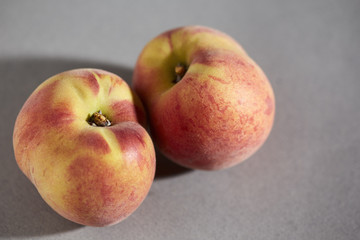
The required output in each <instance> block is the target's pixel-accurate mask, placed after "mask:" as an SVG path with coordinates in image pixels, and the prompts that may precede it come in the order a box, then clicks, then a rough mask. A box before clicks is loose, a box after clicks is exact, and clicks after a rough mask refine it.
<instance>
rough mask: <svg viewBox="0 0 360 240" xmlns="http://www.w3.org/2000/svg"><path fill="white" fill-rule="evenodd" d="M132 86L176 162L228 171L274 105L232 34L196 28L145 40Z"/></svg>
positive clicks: (261, 134) (260, 135) (257, 140)
mask: <svg viewBox="0 0 360 240" xmlns="http://www.w3.org/2000/svg"><path fill="white" fill-rule="evenodd" d="M133 87H134V90H135V91H136V92H137V93H138V95H139V96H140V98H141V99H142V100H143V103H144V104H145V107H146V109H147V111H148V114H149V119H150V126H151V132H152V134H153V136H154V142H155V143H156V144H157V145H158V146H159V149H160V150H161V151H162V152H163V153H164V154H165V155H166V156H167V157H168V158H170V159H171V160H173V161H175V162H177V163H179V164H180V165H183V166H186V167H189V168H195V169H204V170H217V169H223V168H228V167H231V166H233V165H235V164H237V163H240V162H242V161H244V160H245V159H247V158H248V157H250V156H251V155H252V154H253V153H254V152H255V151H256V150H258V149H259V148H260V146H261V145H262V144H263V143H264V142H265V140H266V139H267V137H268V135H269V133H270V130H271V128H272V124H273V120H274V113H275V101H274V93H273V90H272V87H271V85H270V83H269V81H268V79H267V77H266V76H265V74H264V73H263V71H262V70H261V69H260V67H259V66H258V65H257V64H256V63H255V62H254V61H253V60H252V59H251V58H250V57H249V56H248V55H247V54H246V52H245V51H244V49H243V48H242V47H241V46H240V45H239V44H238V43H237V42H236V41H235V40H234V39H232V38H231V37H229V36H228V35H226V34H224V33H222V32H219V31H217V30H214V29H211V28H207V27H203V26H186V27H180V28H177V29H173V30H170V31H167V32H165V33H162V34H160V35H159V36H157V37H155V38H154V39H153V40H151V41H150V42H149V43H148V44H147V45H146V46H145V48H144V49H143V51H142V52H141V54H140V56H139V58H138V60H137V63H136V67H135V70H134V77H133Z"/></svg>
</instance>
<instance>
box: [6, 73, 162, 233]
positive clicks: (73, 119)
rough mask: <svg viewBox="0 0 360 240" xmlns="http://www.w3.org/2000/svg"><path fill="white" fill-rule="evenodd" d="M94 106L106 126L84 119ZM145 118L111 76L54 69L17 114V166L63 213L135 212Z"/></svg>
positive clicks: (113, 217) (151, 165)
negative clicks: (58, 71) (106, 122)
mask: <svg viewBox="0 0 360 240" xmlns="http://www.w3.org/2000/svg"><path fill="white" fill-rule="evenodd" d="M99 110H100V111H101V113H102V114H101V118H100V119H101V120H102V119H105V116H106V119H108V120H109V124H106V127H101V126H97V125H94V124H92V125H91V124H90V123H89V122H88V120H89V116H91V115H92V114H94V113H96V112H98V111H99ZM99 116H100V115H99ZM145 119H146V118H145V112H144V108H143V106H142V104H141V102H140V100H139V99H138V97H137V96H136V95H135V94H134V93H133V92H132V91H131V90H130V88H129V86H128V85H127V84H126V82H125V81H123V80H122V79H121V78H120V77H118V76H117V75H115V74H112V73H109V72H106V71H103V70H98V69H75V70H71V71H67V72H63V73H60V74H58V75H55V76H53V77H51V78H49V79H48V80H46V81H45V82H43V83H42V84H41V85H40V86H39V87H38V88H37V89H36V90H35V91H34V92H33V93H32V94H31V96H30V97H29V98H28V99H27V101H26V102H25V104H24V106H23V107H22V109H21V111H20V113H19V114H18V117H17V119H16V123H15V127H14V133H13V146H14V152H15V157H16V161H17V164H18V166H19V167H20V169H21V170H22V171H23V173H24V174H25V175H26V176H27V177H28V178H29V179H30V181H31V182H32V183H33V184H34V185H35V187H36V188H37V190H38V191H39V193H40V195H41V196H42V198H43V199H44V200H45V201H46V202H47V203H48V204H49V205H50V206H51V207H52V208H53V209H54V210H55V211H56V212H58V213H59V214H60V215H62V216H63V217H65V218H67V219H69V220H71V221H74V222H76V223H79V224H83V225H91V226H106V225H111V224H115V223H117V222H119V221H121V220H123V219H125V218H126V217H127V216H129V215H130V214H131V213H132V212H134V211H135V210H136V208H137V207H138V206H139V205H140V204H141V202H142V201H143V200H144V198H145V197H146V195H147V193H148V191H149V189H150V186H151V184H152V182H153V179H154V172H155V152H154V147H153V143H152V140H151V139H150V137H149V135H148V134H147V132H146V130H145V129H144V128H143V126H142V125H144V124H145ZM110 122H111V125H110Z"/></svg>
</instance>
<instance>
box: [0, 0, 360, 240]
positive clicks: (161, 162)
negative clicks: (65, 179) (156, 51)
mask: <svg viewBox="0 0 360 240" xmlns="http://www.w3.org/2000/svg"><path fill="white" fill-rule="evenodd" d="M359 12H360V1H356V0H353V1H342V0H328V1H326V0H317V1H312V0H311V1H310V0H303V1H298V0H290V1H280V0H270V1H269V0H260V1H251V0H248V1H226V0H222V1H198V0H192V1H190V0H181V1H132V2H130V1H10V0H9V1H0V82H1V86H0V103H1V124H0V136H1V139H0V148H1V151H0V154H1V155H0V160H1V167H0V238H4V239H8V238H33V239H38V238H39V239H40V238H43V239H80V240H81V239H87V240H89V239H160V240H161V239H266V240H270V239H276V240H282V239H284V240H289V239H292V240H297V239H298V240H303V239H311V240H320V239H321V240H332V239H334V240H335V239H336V240H342V239H346V240H358V239H360V127H359V123H360V111H359V110H360V107H359V106H360V79H359V76H360V60H359V58H360V14H359ZM193 24H201V25H206V26H210V27H213V28H217V29H219V30H221V31H224V32H226V33H228V34H230V35H231V36H233V37H234V38H235V39H236V40H238V41H239V42H240V43H241V44H242V45H243V47H244V48H245V49H246V50H247V52H248V54H249V55H250V56H251V57H252V58H253V59H254V60H255V61H257V63H258V64H259V65H260V66H261V67H262V68H263V70H264V71H265V73H266V74H267V76H268V78H269V79H270V81H271V83H272V85H273V88H274V92H275V95H276V104H277V105H276V107H277V108H276V120H275V124H274V128H273V131H272V133H271V135H270V137H269V139H268V141H267V142H266V143H265V145H264V146H263V148H261V150H260V151H258V152H257V153H256V154H255V155H254V156H252V157H251V158H250V159H248V160H247V161H246V162H244V163H243V164H240V165H238V166H235V167H233V168H231V169H228V170H223V171H217V172H205V171H190V170H186V169H184V168H181V167H178V166H177V165H175V164H172V163H171V162H169V160H167V159H165V158H164V157H162V156H160V155H159V156H158V159H157V160H158V166H157V173H156V178H155V181H154V183H153V185H152V188H151V190H150V193H149V195H148V197H147V198H146V200H145V201H144V202H143V204H142V205H141V206H140V208H139V209H138V210H137V211H136V212H135V213H134V214H133V215H131V216H130V217H129V218H128V219H126V220H125V221H123V222H121V223H120V224H117V225H114V226H111V227H106V228H93V227H84V226H80V225H77V224H75V223H72V222H70V221H68V220H66V219H64V218H62V217H61V216H59V215H58V214H57V213H55V212H54V211H53V210H51V208H50V207H48V206H47V205H46V203H45V202H44V201H43V200H42V199H41V197H40V195H39V194H38V193H37V191H36V189H35V188H34V187H33V186H32V184H31V183H30V182H29V181H28V180H27V179H26V177H25V176H24V175H23V174H22V173H21V172H20V170H19V169H18V167H17V165H16V162H15V158H14V154H13V150H12V131H13V125H14V121H15V118H16V115H17V113H18V112H19V110H20V108H21V106H22V104H23V103H24V102H25V100H26V98H27V97H28V96H29V95H30V93H31V92H32V91H33V90H34V89H35V88H36V87H37V86H38V85H39V84H40V83H41V82H42V81H44V80H45V79H47V78H48V77H50V76H52V75H54V74H56V73H59V72H61V71H64V70H69V69H72V68H78V67H97V68H103V69H106V70H109V71H112V72H114V73H116V74H119V75H120V76H122V77H123V78H125V79H126V80H127V82H129V83H130V82H131V75H132V70H133V66H134V64H135V61H136V58H137V56H138V54H139V53H140V51H141V49H142V48H143V46H144V45H145V44H146V42H148V41H149V40H150V39H151V38H153V37H154V36H156V35H158V34H159V33H161V32H163V31H165V30H167V29H170V28H173V27H177V26H182V25H193Z"/></svg>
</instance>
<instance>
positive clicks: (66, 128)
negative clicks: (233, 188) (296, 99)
mask: <svg viewBox="0 0 360 240" xmlns="http://www.w3.org/2000/svg"><path fill="white" fill-rule="evenodd" d="M132 89H133V90H134V91H133V90H132ZM132 89H131V88H130V87H129V86H128V85H127V84H126V82H125V81H124V80H122V79H121V78H120V77H119V76H117V75H115V74H113V73H110V72H107V71H103V70H98V69H75V70H70V71H67V72H63V73H60V74H57V75H55V76H53V77H51V78H49V79H47V80H46V81H45V82H43V83H42V84H41V85H40V86H39V87H38V88H37V89H36V90H35V91H34V92H33V93H32V94H31V96H30V97H29V98H28V99H27V101H26V102H25V104H24V106H23V107H22V109H21V111H20V113H19V115H18V117H17V119H16V123H15V127H14V134H13V145H14V152H15V157H16V160H17V163H18V166H19V167H20V169H21V170H22V171H23V173H24V174H25V175H26V176H27V177H28V178H29V179H30V181H31V182H32V183H33V184H34V185H35V186H36V188H37V190H38V191H39V193H40V195H41V196H42V198H43V199H44V200H45V201H46V202H47V203H48V204H49V205H50V206H51V207H52V208H53V209H54V210H55V211H56V212H58V213H59V214H60V215H62V216H63V217H65V218H67V219H69V220H71V221H74V222H77V223H80V224H83V225H90V226H106V225H111V224H115V223H117V222H120V221H121V220H123V219H125V218H126V217H127V216H129V215H130V214H131V213H132V212H134V211H135V210H136V208H137V207H138V206H139V205H140V204H141V202H142V201H143V200H144V199H145V197H146V195H147V193H148V191H149V189H150V187H151V184H152V182H153V179H154V174H155V151H154V145H153V141H152V139H153V140H154V143H156V145H157V146H158V148H159V150H160V151H161V152H162V153H163V154H164V155H165V156H167V157H168V158H169V159H170V160H172V161H174V162H176V163H178V164H180V165H182V166H185V167H188V168H193V169H202V170H218V169H224V168H228V167H231V166H234V165H235V164H238V163H240V162H242V161H243V160H245V159H246V158H248V157H249V156H250V155H252V154H253V153H254V152H255V151H256V150H257V149H259V148H260V146H261V145H262V144H263V143H264V141H265V140H266V138H267V137H268V135H269V132H270V130H271V128H272V124H273V119H274V108H275V105H274V94H273V90H272V88H271V85H270V83H269V81H268V79H267V77H266V76H265V74H264V73H263V71H262V70H261V69H260V67H259V66H258V65H257V64H256V63H255V62H254V61H253V60H252V59H251V58H250V57H249V56H248V55H247V54H246V52H245V51H244V50H243V48H242V47H241V46H240V45H239V44H238V43H237V42H236V41H235V40H234V39H232V38H231V37H229V36H228V35H226V34H224V33H222V32H219V31H217V30H214V29H210V28H207V27H202V26H186V27H181V28H177V29H173V30H170V31H167V32H165V33H163V34H161V35H159V36H157V37H156V38H154V39H153V40H151V41H150V42H149V43H148V44H147V45H146V46H145V48H144V49H143V51H142V53H141V54H140V56H139V58H138V61H137V63H136V66H135V69H134V75H133V80H132ZM142 103H143V104H144V106H145V107H143V105H142ZM146 114H147V115H148V118H147V117H146ZM147 119H149V125H150V130H151V134H152V137H153V138H151V137H150V136H149V134H148V133H147V131H146V130H145V128H146V122H147Z"/></svg>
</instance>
